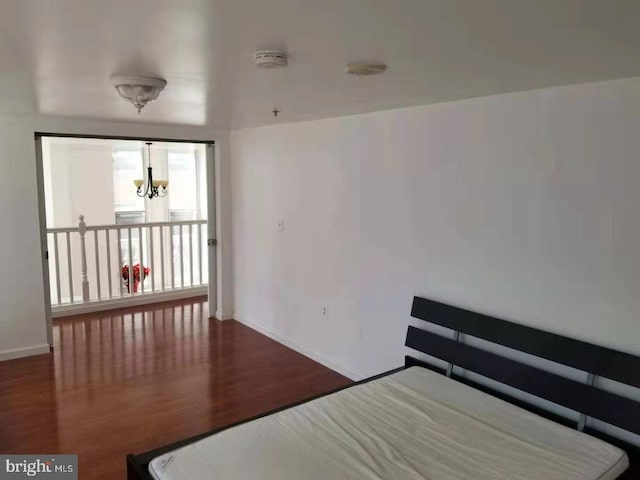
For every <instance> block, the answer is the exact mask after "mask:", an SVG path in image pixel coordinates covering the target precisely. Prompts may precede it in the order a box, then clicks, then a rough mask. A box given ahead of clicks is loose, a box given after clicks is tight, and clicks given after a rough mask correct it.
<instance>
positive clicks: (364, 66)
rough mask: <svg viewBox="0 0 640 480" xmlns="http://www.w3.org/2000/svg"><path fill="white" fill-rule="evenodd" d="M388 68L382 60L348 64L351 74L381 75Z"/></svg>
mask: <svg viewBox="0 0 640 480" xmlns="http://www.w3.org/2000/svg"><path fill="white" fill-rule="evenodd" d="M386 70H387V66H386V65H385V64H384V63H382V62H355V63H350V64H348V65H347V73H348V74H349V75H359V76H367V75H380V74H381V73H384V72H385V71H386Z"/></svg>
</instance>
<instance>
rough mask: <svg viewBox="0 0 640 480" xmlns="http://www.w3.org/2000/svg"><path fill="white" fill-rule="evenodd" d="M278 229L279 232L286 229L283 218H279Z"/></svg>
mask: <svg viewBox="0 0 640 480" xmlns="http://www.w3.org/2000/svg"><path fill="white" fill-rule="evenodd" d="M278 231H279V232H282V231H284V220H283V219H282V218H281V219H280V220H278Z"/></svg>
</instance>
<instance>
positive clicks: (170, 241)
mask: <svg viewBox="0 0 640 480" xmlns="http://www.w3.org/2000/svg"><path fill="white" fill-rule="evenodd" d="M174 228H175V227H169V247H170V251H169V255H171V288H172V289H174V288H176V275H175V271H174V270H175V268H176V267H175V265H174V264H173V263H174V260H175V259H174V258H173V248H174V245H173V232H174Z"/></svg>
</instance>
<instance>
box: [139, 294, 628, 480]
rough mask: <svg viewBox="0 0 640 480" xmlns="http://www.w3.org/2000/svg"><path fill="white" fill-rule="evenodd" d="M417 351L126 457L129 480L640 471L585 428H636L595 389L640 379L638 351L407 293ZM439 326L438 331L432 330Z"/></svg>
mask: <svg viewBox="0 0 640 480" xmlns="http://www.w3.org/2000/svg"><path fill="white" fill-rule="evenodd" d="M412 316H413V317H415V318H417V319H420V320H424V321H426V322H429V323H430V324H432V325H438V326H440V327H445V328H446V329H448V330H446V331H443V330H441V331H439V332H438V333H434V332H433V329H431V330H424V329H420V328H417V327H413V326H410V327H409V328H408V331H407V338H406V343H405V344H406V346H407V347H409V348H411V349H414V350H417V351H419V352H422V353H426V354H428V355H430V356H432V357H436V358H439V359H441V360H444V361H445V362H447V364H446V365H447V366H446V367H445V368H442V369H441V368H437V367H434V366H433V365H432V364H431V363H425V362H423V361H421V360H418V359H416V358H414V357H413V356H407V357H406V358H405V366H404V367H403V368H400V369H396V370H393V371H391V372H387V373H385V374H382V375H378V376H376V377H373V378H371V379H367V380H364V381H362V382H358V383H357V384H355V385H353V386H349V387H346V388H343V389H340V390H338V391H335V392H332V393H329V394H325V395H323V396H320V397H318V398H315V399H312V400H308V401H305V402H301V403H299V404H296V405H293V406H289V407H287V408H284V409H280V410H278V411H275V412H269V413H268V414H265V415H263V416H260V417H258V418H254V419H250V420H248V421H245V422H242V423H240V424H236V425H233V426H230V427H228V428H225V429H223V430H221V431H217V432H207V433H205V434H202V435H199V436H197V437H194V438H190V439H186V440H184V441H181V442H178V443H175V444H172V445H168V446H165V447H161V448H159V449H156V450H153V451H151V452H146V453H143V454H140V455H129V456H128V457H127V468H128V478H129V480H200V479H214V480H216V479H224V480H236V479H252V478H255V479H258V478H259V479H263V480H271V479H274V480H275V479H279V480H287V479H300V478H305V480H315V479H327V478H331V479H337V480H338V479H351V478H367V479H369V478H371V479H390V478H398V479H404V478H407V479H430V480H453V479H465V478H473V479H474V480H485V479H487V480H489V479H521V480H542V479H545V480H556V479H557V480H574V479H575V480H579V479H580V480H613V479H629V478H640V477H638V449H637V448H635V447H633V446H632V445H629V444H625V443H624V442H621V441H619V440H617V439H614V438H610V437H608V436H606V435H603V434H602V433H600V432H598V431H594V430H591V429H590V428H589V427H588V423H589V422H588V421H587V418H589V417H593V418H597V419H599V420H602V421H604V422H607V423H610V424H613V425H615V426H617V427H620V428H623V429H625V430H627V431H629V432H631V433H636V434H638V433H640V404H639V403H637V402H635V401H632V400H630V399H628V398H625V397H622V396H618V395H615V394H613V393H611V392H608V391H605V390H602V389H600V388H598V387H597V379H598V378H599V377H606V378H610V379H614V380H616V381H618V382H622V383H626V384H628V385H632V386H635V387H638V386H640V358H639V357H636V356H633V355H629V354H626V353H623V352H618V351H615V350H611V349H607V348H604V347H599V346H596V345H591V344H588V343H584V342H580V341H577V340H574V339H570V338H568V337H562V336H559V335H555V334H551V333H548V332H544V331H541V330H537V329H533V328H530V327H525V326H522V325H518V324H515V323H511V322H506V321H504V320H500V319H496V318H493V317H489V316H486V315H482V314H479V313H475V312H470V311H467V310H464V309H460V308H457V307H453V306H449V305H444V304H442V303H438V302H434V301H432V300H427V299H424V298H420V297H415V298H414V302H413V307H412ZM436 328H437V327H436ZM461 334H466V335H467V336H473V337H476V338H481V339H483V340H486V341H489V342H492V343H497V344H499V345H503V346H507V347H510V348H511V349H516V350H519V351H521V352H525V353H527V354H530V355H535V356H538V357H542V358H545V359H548V360H552V361H554V362H557V363H561V364H564V365H568V366H571V367H574V368H578V369H580V370H583V371H584V372H585V379H584V381H583V382H578V381H575V380H569V379H567V378H564V377H561V376H558V375H555V374H553V373H550V372H547V371H544V370H541V369H538V368H535V367H532V366H530V365H526V364H523V363H520V362H517V361H514V360H510V359H508V358H506V357H503V356H499V355H496V354H495V353H491V352H489V351H487V350H483V349H480V348H477V347H474V346H471V345H469V344H468V342H463V341H462V338H461V336H460V335H461ZM454 365H455V366H457V367H459V368H462V369H465V370H468V371H471V372H475V373H478V374H480V375H482V376H484V377H487V378H489V379H492V380H494V381H498V382H500V383H502V384H505V385H508V386H511V387H515V388H517V389H519V390H523V391H525V392H529V393H532V394H534V395H536V396H538V397H540V398H543V399H546V400H550V401H552V402H554V403H557V404H559V405H562V406H564V407H567V408H570V409H573V410H576V411H578V412H582V413H581V414H580V417H579V418H578V419H576V420H575V421H574V422H573V424H572V420H567V419H565V418H561V417H557V416H555V415H553V414H551V413H549V412H547V411H543V410H540V409H539V408H537V407H534V406H532V405H529V404H526V403H523V402H522V401H519V400H515V399H514V398H512V397H510V396H508V395H506V394H505V393H502V392H501V391H496V390H493V389H490V388H488V387H487V386H486V385H485V384H479V383H477V382H474V381H472V380H470V379H469V378H467V376H465V375H464V374H459V373H458V369H454V368H453V366H454Z"/></svg>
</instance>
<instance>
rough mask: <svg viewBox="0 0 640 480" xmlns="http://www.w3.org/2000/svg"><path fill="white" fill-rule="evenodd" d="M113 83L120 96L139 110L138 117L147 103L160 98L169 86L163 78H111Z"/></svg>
mask: <svg viewBox="0 0 640 480" xmlns="http://www.w3.org/2000/svg"><path fill="white" fill-rule="evenodd" d="M111 82H112V83H113V86H114V87H116V90H117V91H118V93H119V94H120V96H121V97H122V98H124V99H125V100H128V101H129V102H131V103H132V104H133V106H134V107H136V108H137V109H138V115H139V114H140V111H141V110H142V108H143V107H144V106H145V105H146V104H147V103H149V102H150V101H152V100H155V99H156V98H158V95H160V92H161V91H162V90H164V87H165V86H166V85H167V81H166V80H163V79H162V78H153V77H140V76H116V77H111Z"/></svg>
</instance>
